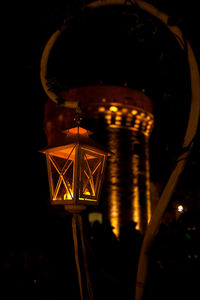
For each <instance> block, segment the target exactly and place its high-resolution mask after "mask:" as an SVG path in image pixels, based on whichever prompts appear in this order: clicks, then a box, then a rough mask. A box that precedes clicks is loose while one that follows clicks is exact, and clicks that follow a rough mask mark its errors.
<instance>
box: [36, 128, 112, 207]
mask: <svg viewBox="0 0 200 300" xmlns="http://www.w3.org/2000/svg"><path fill="white" fill-rule="evenodd" d="M63 133H64V137H63V140H62V141H61V142H60V143H58V144H57V145H50V146H48V147H46V148H45V149H43V150H41V152H43V153H45V154H46V159H47V168H48V177H49V186H50V196H51V202H52V204H58V205H59V204H61V205H64V206H65V208H66V209H67V210H72V211H75V210H77V211H79V210H83V209H85V207H86V206H87V205H97V204H98V201H99V196H100V189H101V186H102V181H103V174H104V170H105V165H106V159H107V156H108V153H107V152H106V151H105V150H104V148H103V147H101V146H99V145H97V143H96V142H94V141H93V140H92V139H91V138H90V137H89V134H91V132H89V131H88V130H86V129H84V128H82V127H79V126H77V127H74V128H71V129H68V130H66V131H64V132H63Z"/></svg>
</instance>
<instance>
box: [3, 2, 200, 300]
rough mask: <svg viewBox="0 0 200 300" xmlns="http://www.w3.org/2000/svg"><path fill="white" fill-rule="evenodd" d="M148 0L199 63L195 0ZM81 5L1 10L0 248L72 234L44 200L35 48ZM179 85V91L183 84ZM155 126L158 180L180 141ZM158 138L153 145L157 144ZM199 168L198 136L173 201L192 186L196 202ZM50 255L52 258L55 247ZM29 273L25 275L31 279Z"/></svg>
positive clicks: (52, 4)
mask: <svg viewBox="0 0 200 300" xmlns="http://www.w3.org/2000/svg"><path fill="white" fill-rule="evenodd" d="M149 2H150V3H153V4H154V5H155V6H157V7H158V8H160V9H161V10H163V11H164V12H166V13H167V14H169V15H170V16H172V22H175V23H176V24H177V25H178V26H180V28H181V29H182V31H183V33H184V37H185V38H186V39H188V40H189V41H190V43H191V46H192V48H193V50H194V52H195V55H196V58H197V61H198V64H199V66H200V42H199V32H200V18H199V7H198V1H196V0H191V1H179V0H170V1H169V0H168V1H167V0H166V1H163V0H154V1H153V0H152V1H149ZM86 3H87V1H73V0H70V1H69V0H68V1H41V3H38V2H36V1H27V2H24V3H12V2H10V3H7V5H6V7H5V8H3V9H2V11H1V14H2V20H3V25H2V27H1V31H2V36H3V37H5V41H4V42H3V43H2V49H3V54H2V56H1V67H2V68H1V71H2V75H3V76H2V77H3V79H2V85H1V87H2V90H1V103H2V106H1V108H2V109H1V120H2V126H1V145H2V156H1V170H2V184H1V189H2V195H1V204H2V205H1V241H2V245H3V249H5V253H6V251H10V249H19V248H23V249H24V248H26V247H29V248H30V249H32V248H34V245H42V242H43V245H44V244H45V237H47V236H48V238H46V239H47V240H48V241H49V240H51V235H52V236H53V237H54V240H52V243H56V242H58V243H60V242H59V241H61V240H62V241H63V242H61V243H63V244H65V243H66V245H64V247H67V246H68V245H67V239H66V240H65V239H62V238H63V236H65V235H66V236H68V240H71V239H72V236H71V231H70V220H68V221H67V222H68V223H69V224H68V225H69V226H66V223H65V224H63V223H62V220H61V221H58V216H59V214H58V212H56V211H55V210H53V209H52V208H51V207H50V205H49V202H48V195H49V192H48V179H47V172H46V165H45V163H46V162H45V158H44V157H43V156H42V154H40V153H39V152H38V150H39V149H41V148H43V147H44V146H45V145H46V137H45V135H44V132H43V116H44V103H45V101H46V100H47V96H46V95H45V93H44V91H43V89H42V86H41V83H40V76H39V72H40V59H41V55H42V51H43V48H44V46H45V44H46V42H47V40H48V39H49V37H50V36H51V35H52V33H53V32H55V30H56V29H57V28H59V26H60V25H61V24H62V23H63V20H64V19H65V18H66V17H67V16H68V14H69V10H70V12H71V14H76V13H79V11H80V9H81V7H82V5H84V4H86ZM70 59H71V58H70ZM166 85H167V82H166ZM140 88H141V86H140ZM183 88H184V89H185V88H186V89H187V87H185V86H184V87H183ZM187 91H188V90H187ZM172 94H173V91H172ZM163 99H164V98H163ZM165 105H166V106H160V108H161V109H162V113H163V116H164V109H165V107H167V106H168V100H167V99H166V102H165ZM158 115H159V114H158ZM186 115H187V111H186ZM169 118H170V116H165V118H164V120H167V119H169ZM158 120H159V118H158ZM184 126H185V125H183V127H182V126H181V125H180V124H177V127H175V131H176V132H178V131H179V130H180V136H183V133H184V129H185V127H184ZM159 128H160V127H159ZM162 128H163V130H164V132H165V133H166V135H167V136H168V138H169V139H168V141H169V142H166V141H165V135H164V134H162V133H160V132H159V129H158V131H157V132H156V134H158V136H159V137H162V138H161V139H159V141H158V142H157V143H155V139H156V138H154V143H152V147H153V148H152V152H154V153H155V155H152V157H151V162H152V165H153V166H154V167H153V169H154V170H155V172H154V173H153V176H154V180H155V181H156V180H157V181H160V180H161V181H163V182H165V181H166V178H167V177H168V175H169V173H170V171H171V169H172V167H173V166H174V162H175V159H176V157H177V154H178V153H179V151H180V150H181V147H180V144H179V147H178V146H177V144H176V143H174V141H175V139H176V135H175V136H173V137H172V138H171V139H170V135H171V132H172V129H173V128H170V130H171V131H170V134H169V132H168V128H169V127H168V126H164V125H163V127H162ZM177 128H178V129H177ZM155 136H156V135H155ZM163 136H164V137H163ZM160 144H161V146H159V147H158V145H160ZM174 145H175V146H174ZM173 146H174V147H173ZM168 149H170V151H168ZM166 153H167V156H166ZM166 157H167V159H169V161H168V160H166ZM161 162H162V163H163V165H162V163H161ZM168 162H170V164H171V165H170V164H169V163H168ZM199 172H200V159H199V136H198V139H197V140H196V142H195V147H194V152H193V156H192V158H191V159H190V162H189V163H188V164H187V168H186V171H185V172H184V174H183V176H182V177H181V181H180V184H179V189H178V190H177V191H176V193H175V197H177V198H179V199H181V198H183V197H185V196H186V197H190V196H191V194H192V191H197V192H196V193H195V197H196V200H195V201H199V199H198V198H197V194H198V190H199V174H200V173H199ZM188 195H189V196H188ZM54 222H55V223H54ZM54 225H55V226H54ZM65 226H66V227H65ZM64 228H66V230H65V229H64ZM67 228H68V230H67ZM56 237H57V238H56ZM172 244H173V241H172ZM46 246H47V244H46ZM49 246H52V245H49ZM71 250H72V249H71V248H70V249H69V250H68V253H71V252H70V251H71ZM17 251H18V250H17ZM71 254H72V253H71ZM57 255H58V256H59V251H58V250H57ZM61 265H62V261H61ZM17 276H18V275H17ZM34 276H35V277H34ZM34 276H33V277H31V280H33V279H34V278H36V277H37V276H36V275H34ZM74 276H75V275H74ZM74 284H75V283H74ZM71 289H73V287H71ZM61 291H62V289H61ZM27 299H28V298H27ZM36 299H37V298H36Z"/></svg>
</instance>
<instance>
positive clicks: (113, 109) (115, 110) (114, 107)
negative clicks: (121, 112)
mask: <svg viewBox="0 0 200 300" xmlns="http://www.w3.org/2000/svg"><path fill="white" fill-rule="evenodd" d="M109 110H110V111H112V112H117V111H118V108H117V106H111V107H110V108H109Z"/></svg>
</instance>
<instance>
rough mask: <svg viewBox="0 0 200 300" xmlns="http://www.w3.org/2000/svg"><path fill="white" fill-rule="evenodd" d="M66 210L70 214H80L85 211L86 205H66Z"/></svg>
mask: <svg viewBox="0 0 200 300" xmlns="http://www.w3.org/2000/svg"><path fill="white" fill-rule="evenodd" d="M64 208H65V210H67V211H68V212H70V213H73V214H76V213H80V212H82V211H83V210H85V209H86V206H85V205H70V204H68V205H64Z"/></svg>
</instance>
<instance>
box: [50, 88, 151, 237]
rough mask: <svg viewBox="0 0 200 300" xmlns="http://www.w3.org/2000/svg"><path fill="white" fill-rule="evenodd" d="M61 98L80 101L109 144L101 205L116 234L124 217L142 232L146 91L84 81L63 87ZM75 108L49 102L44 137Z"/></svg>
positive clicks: (146, 196) (146, 210) (55, 134)
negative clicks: (78, 85)
mask: <svg viewBox="0 0 200 300" xmlns="http://www.w3.org/2000/svg"><path fill="white" fill-rule="evenodd" d="M61 96H62V98H63V99H68V100H70V101H79V102H80V103H81V107H82V111H83V114H84V115H85V116H87V117H86V121H85V122H86V123H87V124H88V125H89V126H91V124H92V126H93V128H92V129H93V131H95V135H96V136H98V137H99V139H101V142H102V141H103V142H104V144H105V145H106V146H107V149H108V151H109V152H111V154H112V155H111V157H110V158H109V161H108V165H107V172H106V179H105V182H104V189H103V193H102V200H101V202H102V206H101V210H102V212H103V214H104V217H105V218H107V219H109V221H110V223H111V225H112V226H113V227H114V232H115V233H116V234H117V235H118V234H119V231H120V227H122V226H123V225H124V223H125V222H128V221H131V220H132V221H134V222H136V223H137V226H136V228H137V229H139V230H140V231H141V232H142V233H143V232H144V230H145V228H146V225H147V221H148V219H149V218H150V216H151V203H150V175H149V150H148V140H149V136H150V133H151V131H152V128H153V123H154V118H153V113H152V103H151V100H150V98H149V97H147V96H146V95H144V94H143V93H141V92H138V91H136V90H134V89H130V88H127V87H119V86H108V85H106V86H104V85H98V86H86V87H81V88H73V89H70V90H69V91H67V92H62V93H61ZM74 113H75V111H73V110H71V109H69V108H63V107H61V106H57V105H55V104H53V103H52V102H47V104H46V109H45V132H46V135H47V138H48V142H49V143H52V142H54V141H56V140H57V139H59V135H60V134H62V131H63V130H64V129H66V128H68V127H70V126H71V125H72V122H73V114H74Z"/></svg>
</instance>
